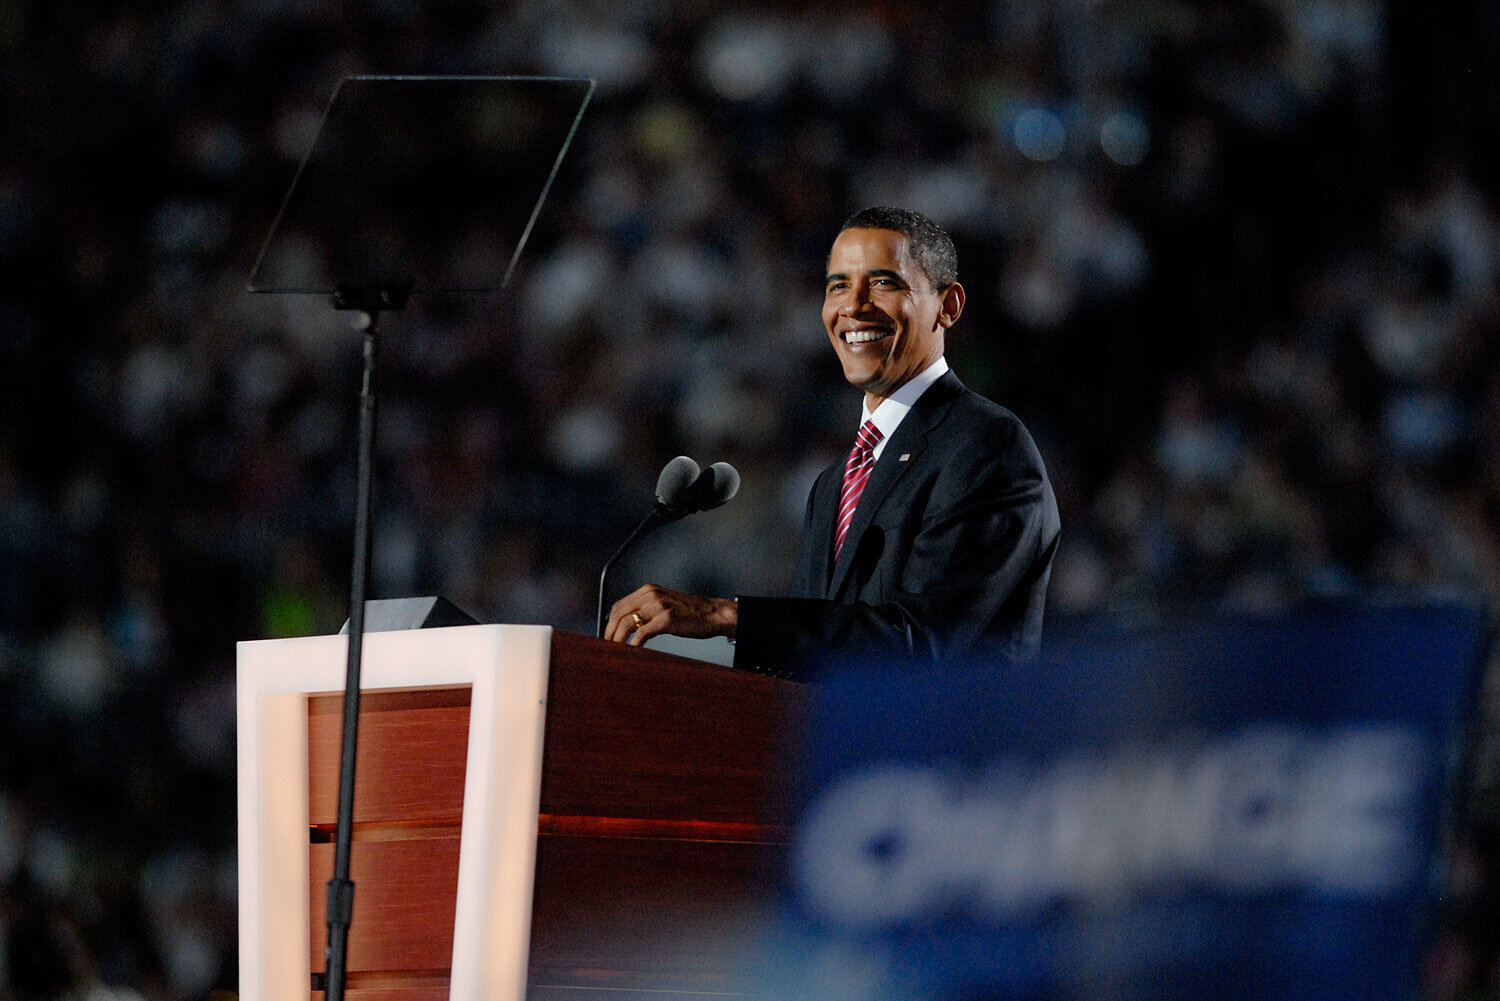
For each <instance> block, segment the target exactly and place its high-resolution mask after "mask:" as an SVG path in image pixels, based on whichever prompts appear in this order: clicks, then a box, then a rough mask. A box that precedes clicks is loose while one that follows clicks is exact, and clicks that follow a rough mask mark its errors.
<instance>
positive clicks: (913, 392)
mask: <svg viewBox="0 0 1500 1001" xmlns="http://www.w3.org/2000/svg"><path fill="white" fill-rule="evenodd" d="M947 371H948V359H946V358H944V357H943V356H942V355H938V359H937V361H935V362H933V363H932V364H931V365H928V366H927V367H926V368H924V369H923V370H922V371H920V372H918V373H917V374H916V375H914V376H912V377H911V379H909V380H908V381H907V382H906V383H905V384H903V385H902V386H901V388H900V389H898V390H896V391H895V392H894V393H892V394H891V395H890V396H888V397H886V398H885V399H884V400H883V401H881V404H880V406H878V407H876V408H875V412H874V413H871V412H870V404H869V402H868V401H861V403H860V405H859V423H860V426H861V427H863V426H864V423H865V421H874V422H875V426H876V427H877V428H879V429H880V434H881V435H882V437H881V439H880V443H879V444H878V445H876V446H875V448H874V452H875V458H877V459H878V458H880V453H881V452H882V451H884V449H885V443H886V442H888V441H890V440H891V435H893V434H895V433H896V428H897V427H898V426H899V425H900V424H901V421H902V420H903V419H904V418H905V417H906V415H907V413H908V412H909V411H910V410H911V408H912V404H914V403H916V402H917V400H918V399H919V398H921V396H922V394H923V393H925V392H927V389H928V387H929V386H931V385H932V384H933V383H934V382H937V381H938V380H939V379H941V378H942V377H943V375H944V373H946V372H947Z"/></svg>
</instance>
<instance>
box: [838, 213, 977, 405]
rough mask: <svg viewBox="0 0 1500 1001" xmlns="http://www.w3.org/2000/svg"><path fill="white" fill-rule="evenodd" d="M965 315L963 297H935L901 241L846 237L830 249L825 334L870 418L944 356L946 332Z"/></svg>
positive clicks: (882, 234) (887, 235)
mask: <svg viewBox="0 0 1500 1001" xmlns="http://www.w3.org/2000/svg"><path fill="white" fill-rule="evenodd" d="M962 310H963V289H962V288H961V287H960V286H959V285H958V283H957V282H954V283H953V284H952V285H949V286H948V287H947V288H946V289H941V290H939V289H934V288H933V287H932V282H931V281H930V280H929V279H928V277H927V275H926V273H924V272H923V271H922V268H921V266H920V265H918V264H917V262H916V260H915V259H913V257H912V256H911V241H910V240H909V239H908V238H907V237H906V235H905V234H902V233H898V232H896V231H895V230H890V229H846V230H844V231H843V232H842V233H840V234H839V235H838V239H836V240H834V241H833V250H832V251H830V252H829V254H828V277H827V283H826V284H825V286H824V292H823V327H824V329H826V330H827V331H828V339H829V340H830V341H831V342H832V343H833V350H834V351H835V352H836V353H837V354H838V356H839V362H840V363H841V364H842V365H843V366H844V378H845V379H848V380H849V384H850V385H852V386H857V387H858V388H860V389H862V390H864V392H865V398H866V401H867V402H868V404H869V406H870V409H871V410H874V409H875V407H877V406H879V405H880V403H881V401H883V400H884V399H885V398H886V397H888V396H890V395H891V394H892V393H894V392H895V391H896V390H897V389H899V388H900V387H901V386H902V385H904V384H905V383H906V382H907V381H908V380H910V379H911V378H912V376H914V375H917V374H918V373H919V372H921V371H922V370H923V369H925V368H926V367H927V366H928V365H931V364H932V363H933V362H934V361H936V360H937V359H938V358H939V356H941V355H942V353H943V331H945V330H946V329H947V328H948V327H949V326H951V325H952V324H953V321H954V320H957V319H958V315H959V313H960V312H961V311H962Z"/></svg>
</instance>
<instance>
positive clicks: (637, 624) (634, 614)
mask: <svg viewBox="0 0 1500 1001" xmlns="http://www.w3.org/2000/svg"><path fill="white" fill-rule="evenodd" d="M630 617H631V618H632V619H634V620H635V627H636V628H637V629H639V628H641V626H644V625H645V624H646V620H645V619H643V618H641V613H640V612H631V613H630Z"/></svg>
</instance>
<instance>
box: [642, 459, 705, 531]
mask: <svg viewBox="0 0 1500 1001" xmlns="http://www.w3.org/2000/svg"><path fill="white" fill-rule="evenodd" d="M702 475H703V474H702V473H700V472H699V471H698V464H697V463H696V462H694V461H693V460H692V459H690V458H688V457H687V456H685V455H679V456H678V457H677V458H675V459H673V460H672V461H671V462H669V463H667V464H666V465H665V466H663V467H662V469H661V475H660V476H658V477H657V478H656V510H655V511H653V512H652V514H654V515H656V516H657V517H659V518H662V519H664V521H663V523H665V522H666V521H676V520H677V519H678V518H682V517H685V516H687V515H689V514H691V513H692V512H693V511H694V510H695V509H694V508H692V507H690V506H689V504H690V501H689V499H688V495H689V494H690V493H692V491H693V489H694V488H695V487H696V486H697V484H698V480H699V479H701V478H702Z"/></svg>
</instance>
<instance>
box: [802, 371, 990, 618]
mask: <svg viewBox="0 0 1500 1001" xmlns="http://www.w3.org/2000/svg"><path fill="white" fill-rule="evenodd" d="M963 388H964V386H963V383H961V382H959V381H958V376H956V375H954V374H953V373H952V372H947V373H945V374H944V375H943V377H942V378H941V379H939V380H938V381H937V382H935V383H933V384H932V385H931V386H930V387H928V389H927V391H926V392H925V393H923V394H922V395H921V396H920V397H919V398H918V399H917V402H916V404H915V405H913V406H912V408H911V410H910V412H908V413H907V415H906V417H905V418H903V419H902V421H901V424H900V426H899V427H897V428H896V433H895V434H893V435H891V437H890V440H889V441H887V442H886V443H885V448H883V449H882V450H881V452H880V461H878V462H876V463H875V468H874V470H872V471H871V473H870V479H869V482H867V483H866V484H865V492H864V493H862V494H860V497H859V506H858V507H857V508H855V509H854V519H853V520H852V521H850V522H849V531H848V533H847V534H846V535H845V536H844V548H843V549H841V550H840V551H839V558H838V561H837V562H836V563H834V565H833V576H832V579H831V580H829V582H828V597H830V598H836V597H837V596H838V593H839V589H840V588H841V587H843V585H844V578H846V577H847V576H848V575H849V568H850V567H851V566H852V565H853V564H854V555H855V553H856V552H858V551H859V540H860V537H861V536H862V535H864V532H865V529H867V528H869V527H870V522H871V521H872V520H873V519H874V517H875V512H877V511H879V510H880V505H881V504H882V503H883V502H884V501H885V498H886V495H887V494H889V493H890V492H891V488H892V487H894V486H895V485H896V483H897V482H899V481H900V479H901V477H902V476H903V475H905V473H906V471H907V470H908V469H910V468H911V467H913V466H915V465H917V463H919V462H920V461H921V459H922V451H923V449H925V448H926V447H927V434H928V432H929V431H931V430H932V429H933V428H935V427H937V425H938V424H939V423H941V422H942V419H943V417H944V415H946V414H947V413H948V406H949V405H950V404H951V403H952V402H953V400H954V398H955V397H957V396H958V394H959V393H961V392H962V391H963ZM903 454H907V455H909V456H910V457H909V458H908V459H907V460H906V461H904V462H903V461H901V456H902V455H903ZM840 485H842V483H841V484H840ZM837 506H838V502H837V499H835V500H834V503H833V505H832V507H833V508H835V509H836V508H837ZM835 514H836V511H835ZM832 517H833V516H832V515H830V518H829V522H827V523H829V524H831V523H832ZM824 553H825V556H824V559H825V560H826V559H827V558H828V557H829V556H831V555H832V554H833V547H832V545H831V544H830V545H829V546H827V547H825V550H824Z"/></svg>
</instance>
